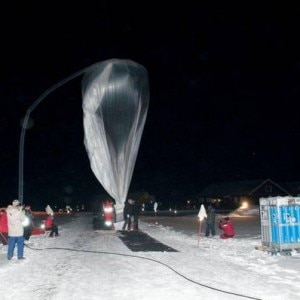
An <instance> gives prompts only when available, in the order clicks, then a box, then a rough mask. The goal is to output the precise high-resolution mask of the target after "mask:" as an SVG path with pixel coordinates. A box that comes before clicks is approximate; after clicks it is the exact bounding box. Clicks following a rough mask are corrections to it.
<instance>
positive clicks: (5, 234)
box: [0, 208, 8, 245]
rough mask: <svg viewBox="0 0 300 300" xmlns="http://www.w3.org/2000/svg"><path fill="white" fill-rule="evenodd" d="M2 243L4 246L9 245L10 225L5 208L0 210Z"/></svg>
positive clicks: (0, 238)
mask: <svg viewBox="0 0 300 300" xmlns="http://www.w3.org/2000/svg"><path fill="white" fill-rule="evenodd" d="M0 241H1V242H2V244H3V245H7V244H8V225H7V214H6V209H5V208H1V210H0Z"/></svg>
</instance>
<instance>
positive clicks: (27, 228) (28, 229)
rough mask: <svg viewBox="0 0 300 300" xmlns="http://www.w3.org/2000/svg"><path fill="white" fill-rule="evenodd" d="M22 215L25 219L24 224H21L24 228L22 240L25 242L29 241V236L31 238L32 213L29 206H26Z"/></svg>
mask: <svg viewBox="0 0 300 300" xmlns="http://www.w3.org/2000/svg"><path fill="white" fill-rule="evenodd" d="M24 214H25V217H26V221H25V222H26V223H25V222H23V227H24V239H25V240H26V241H28V240H29V238H30V236H31V230H32V227H33V215H32V211H31V207H30V206H29V205H26V206H25V207H24Z"/></svg>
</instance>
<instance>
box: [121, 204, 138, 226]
mask: <svg viewBox="0 0 300 300" xmlns="http://www.w3.org/2000/svg"><path fill="white" fill-rule="evenodd" d="M134 204H135V201H134V200H133V199H128V200H126V202H125V206H124V211H123V218H124V225H123V228H122V229H123V230H125V229H126V227H127V230H133V224H134Z"/></svg>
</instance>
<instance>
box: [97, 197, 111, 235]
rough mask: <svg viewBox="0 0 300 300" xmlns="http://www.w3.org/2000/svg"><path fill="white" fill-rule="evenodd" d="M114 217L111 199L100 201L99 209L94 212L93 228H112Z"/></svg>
mask: <svg viewBox="0 0 300 300" xmlns="http://www.w3.org/2000/svg"><path fill="white" fill-rule="evenodd" d="M115 219H116V218H115V208H114V203H113V202H112V201H111V200H105V201H104V202H101V203H100V208H99V211H98V212H96V213H95V214H94V220H93V227H94V229H106V230H111V229H114V228H115V227H114V223H115Z"/></svg>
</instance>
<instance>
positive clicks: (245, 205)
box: [240, 201, 249, 209]
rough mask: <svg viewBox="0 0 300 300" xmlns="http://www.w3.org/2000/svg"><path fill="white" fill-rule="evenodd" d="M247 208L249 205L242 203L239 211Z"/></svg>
mask: <svg viewBox="0 0 300 300" xmlns="http://www.w3.org/2000/svg"><path fill="white" fill-rule="evenodd" d="M248 207H249V203H248V202H247V201H244V202H242V205H241V207H240V208H241V209H246V208H248Z"/></svg>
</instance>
